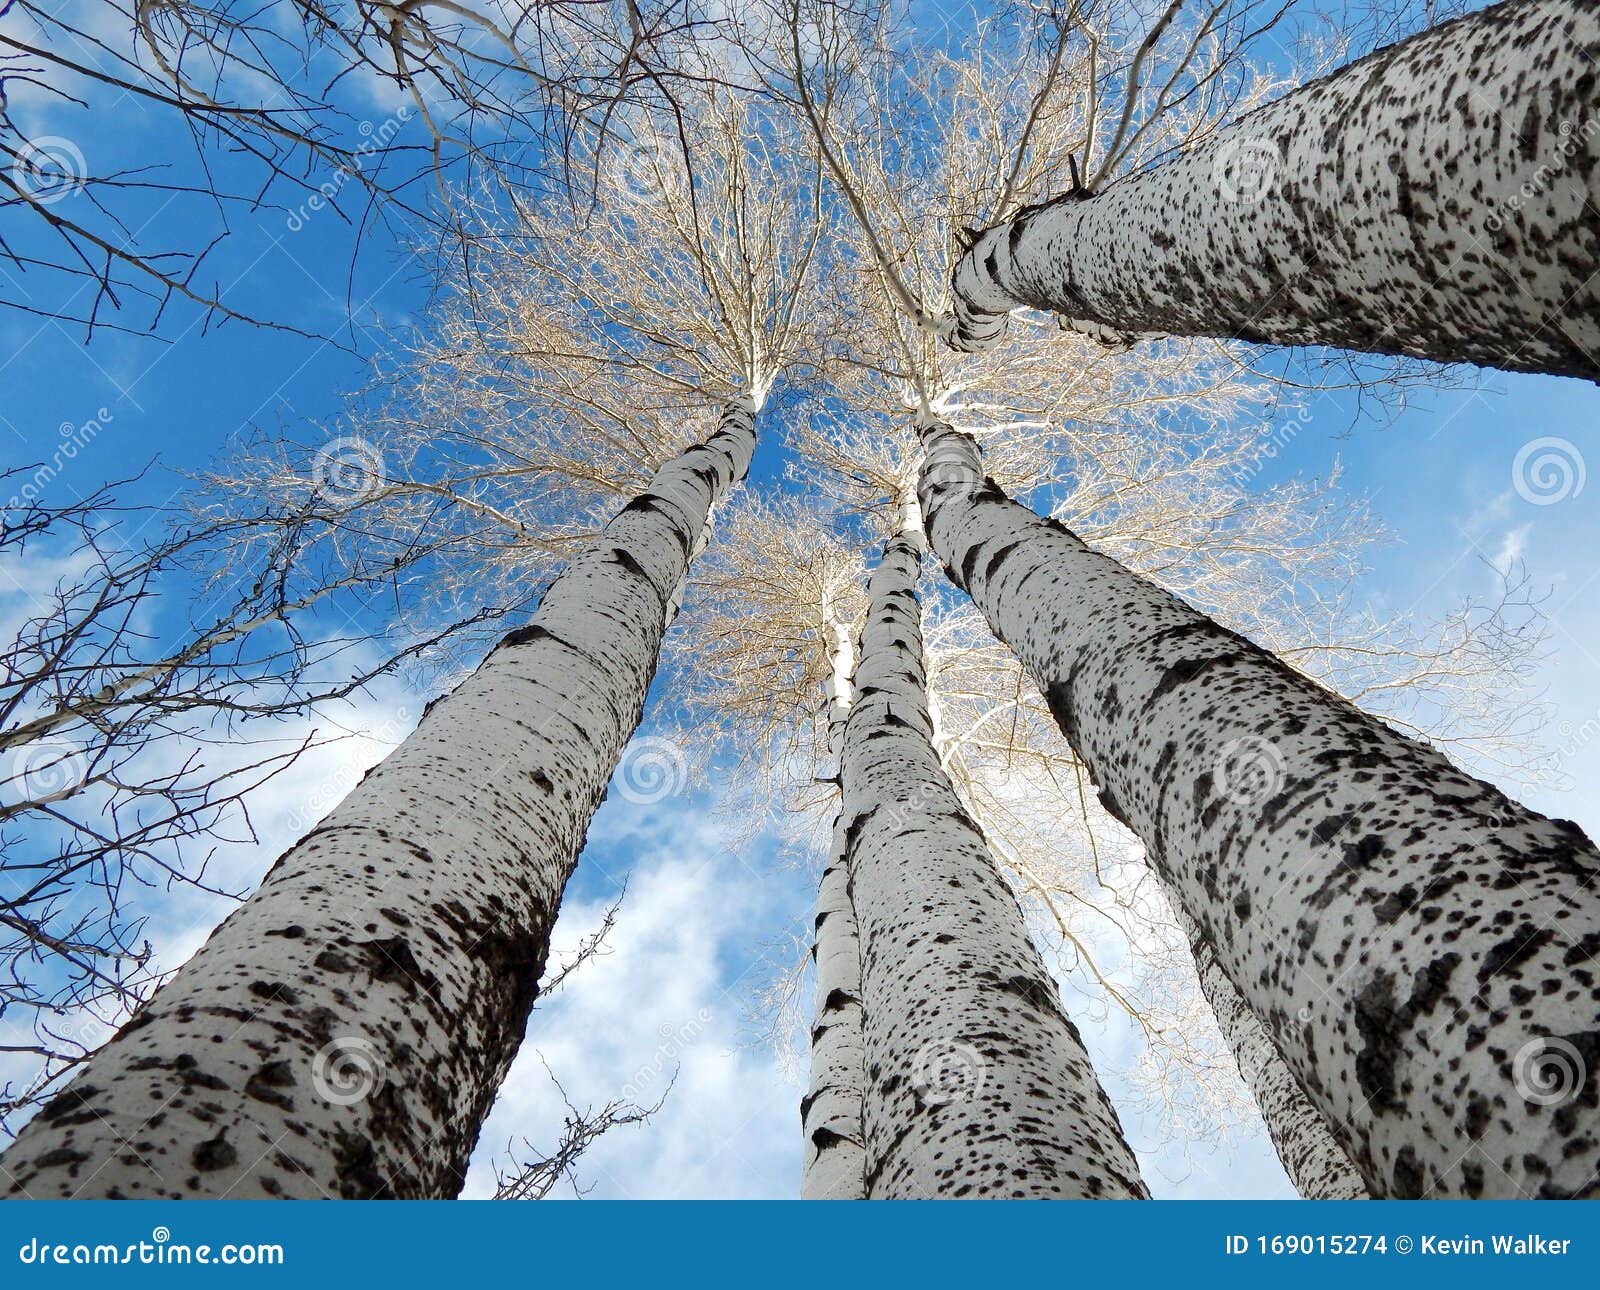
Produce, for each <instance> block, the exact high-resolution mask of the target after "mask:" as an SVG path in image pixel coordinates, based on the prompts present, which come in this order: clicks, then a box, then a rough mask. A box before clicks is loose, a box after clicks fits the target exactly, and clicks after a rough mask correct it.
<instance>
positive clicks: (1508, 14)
mask: <svg viewBox="0 0 1600 1290" xmlns="http://www.w3.org/2000/svg"><path fill="white" fill-rule="evenodd" d="M1597 62H1600V6H1597V5H1595V4H1594V3H1593V2H1592V0H1509V3H1505V4H1500V5H1496V6H1495V7H1493V8H1490V9H1484V10H1481V11H1479V12H1477V13H1473V14H1470V15H1468V16H1466V17H1464V18H1460V19H1457V20H1456V21H1454V22H1448V23H1444V24H1441V25H1440V26H1438V27H1435V28H1433V29H1431V30H1429V31H1426V32H1423V33H1422V34H1420V35H1417V36H1413V37H1412V38H1411V39H1409V40H1405V41H1402V42H1401V43H1399V44H1397V45H1392V46H1390V47H1388V48H1386V49H1381V50H1379V51H1377V52H1376V53H1373V54H1369V55H1368V56H1367V57H1366V58H1363V59H1361V60H1360V61H1358V62H1356V63H1353V64H1351V65H1350V66H1349V67H1346V68H1344V69H1343V70H1341V71H1339V72H1337V73H1335V74H1333V75H1331V76H1328V77H1326V78H1324V79H1322V80H1318V81H1313V82H1312V83H1311V84H1309V85H1307V86H1305V87H1304V88H1302V89H1299V90H1297V91H1295V92H1294V93H1292V94H1289V95H1286V96H1285V97H1284V98H1282V99H1280V100H1278V101H1277V102H1275V103H1271V104H1268V105H1267V106H1266V107H1263V108H1260V109H1258V110H1257V111H1255V112H1252V113H1250V114H1249V115H1248V116H1245V117H1243V118H1241V119H1240V120H1239V121H1238V122H1237V123H1235V124H1234V125H1232V126H1230V127H1228V128H1227V129H1225V130H1222V131H1220V132H1218V133H1217V134H1215V135H1213V136H1212V137H1211V138H1209V139H1207V140H1206V141H1205V142H1203V143H1201V144H1200V145H1198V146H1197V147H1194V148H1192V149H1190V150H1189V151H1188V152H1185V153H1184V154H1182V155H1181V156H1180V157H1178V158H1177V159H1176V160H1173V161H1170V162H1167V163H1166V164H1165V165H1161V166H1157V167H1156V168H1154V169H1152V170H1150V171H1147V172H1145V173H1144V174H1141V175H1138V176H1136V177H1134V178H1131V179H1127V180H1123V181H1121V182H1118V183H1114V184H1112V185H1111V186H1110V187H1108V188H1106V189H1105V190H1104V191H1103V192H1100V193H1096V194H1094V195H1093V196H1089V195H1087V194H1084V193H1070V192H1069V193H1067V194H1064V195H1062V196H1060V197H1057V198H1055V199H1053V200H1052V201H1048V202H1045V203H1042V204H1041V205H1038V206H1034V207H1031V208H1029V209H1027V210H1025V211H1023V212H1022V213H1021V214H1019V215H1018V216H1017V217H1016V218H1015V219H1013V220H1012V221H1011V222H1010V223H1009V224H1002V225H999V226H997V227H995V228H992V229H989V230H987V231H986V232H984V233H983V234H981V235H980V236H979V237H978V238H977V240H976V241H975V243H974V244H973V246H972V248H971V249H970V250H969V251H968V252H967V254H966V256H965V257H964V258H963V259H962V260H961V262H960V263H959V264H958V265H957V266H956V270H955V275H954V280H953V292H954V304H955V313H956V318H955V326H954V329H953V332H952V334H951V340H952V343H953V344H955V345H956V346H957V347H958V348H962V349H981V348H984V347H985V346H988V345H991V344H994V343H995V342H996V341H997V340H998V339H999V338H1000V336H1001V334H1002V333H1003V331H1004V329H1005V321H1006V318H1005V316H1006V313H1007V311H1009V310H1011V309H1014V308H1017V307H1018V306H1023V305H1026V306H1031V307H1033V308H1037V309H1048V310H1053V311H1054V312H1056V313H1058V314H1060V315H1062V316H1063V317H1064V318H1066V319H1068V320H1070V321H1069V326H1076V327H1077V328H1078V329H1080V330H1084V331H1087V332H1089V333H1090V334H1095V335H1101V336H1103V335H1104V333H1105V331H1107V330H1108V329H1109V330H1112V331H1116V332H1122V333H1148V332H1157V333H1166V334H1170V335H1181V336H1229V337H1240V338H1242V339H1245V340H1252V341H1261V342H1264V343H1267V344H1277V345H1332V346H1338V347H1342V348H1346V349H1356V350H1367V351H1370V352H1374V353H1380V354H1412V355H1417V356H1420V357H1423V358H1433V359H1441V360H1444V361H1449V362H1463V361H1464V362H1470V363H1481V364H1485V365H1487V366H1490V367H1503V368H1510V369H1512V370H1517V371H1530V372H1554V373H1560V374H1565V375H1570V376H1582V377H1587V378H1588V379H1590V380H1595V379H1600V278H1597V277H1596V276H1595V272H1594V269H1595V265H1596V263H1597V262H1600V217H1597V215H1596V213H1595V210H1596V202H1597V199H1600V171H1597V169H1596V166H1597V163H1600V81H1597V80H1596V77H1595V65H1596V63H1597Z"/></svg>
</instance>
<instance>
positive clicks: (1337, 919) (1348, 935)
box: [919, 421, 1600, 1197]
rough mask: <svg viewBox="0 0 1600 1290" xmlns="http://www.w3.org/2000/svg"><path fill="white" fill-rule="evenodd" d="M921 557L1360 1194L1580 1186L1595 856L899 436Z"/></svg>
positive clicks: (1596, 970) (1599, 1184)
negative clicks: (934, 557)
mask: <svg viewBox="0 0 1600 1290" xmlns="http://www.w3.org/2000/svg"><path fill="white" fill-rule="evenodd" d="M922 433H923V444H924V450H925V456H924V465H923V470H922V475H921V479H920V482H919V488H920V490H921V495H922V499H923V508H924V511H925V513H926V515H927V517H928V533H929V537H930V539H931V541H932V544H933V548H934V550H935V551H936V552H937V553H938V555H939V557H940V559H941V560H942V561H943V562H944V565H945V569H946V571H947V572H948V574H949V576H950V578H951V580H952V581H953V582H954V583H955V584H956V585H957V586H958V587H960V588H962V589H963V590H965V591H966V592H967V593H968V594H969V595H970V596H971V597H972V599H973V601H974V603H976V605H977V606H978V608H979V609H980V610H981V611H982V613H983V615H984V617H985V618H986V619H987V620H988V622H989V625H990V627H991V628H992V629H993V630H994V632H995V634H996V635H997V636H998V637H999V638H1000V639H1001V640H1002V641H1004V642H1005V643H1006V644H1008V645H1009V646H1010V647H1011V648H1012V650H1013V651H1015V653H1016V654H1017V656H1018V658H1019V659H1020V660H1021V662H1022V663H1023V665H1024V666H1025V667H1026V668H1027V670H1028V672H1029V673H1030V674H1031V675H1032V677H1033V679H1034V681H1035V682H1036V683H1037V684H1038V685H1039V687H1040V689H1041V690H1042V691H1043V692H1044V695H1045V698H1046V700H1047V702H1048V704H1049V706H1050V710H1051V712H1052V713H1053V714H1054V716H1055V719H1056V721H1057V723H1058V724H1059V725H1060V727H1061V730H1062V732H1063V733H1064V734H1065V735H1066V737H1067V739H1068V741H1069V742H1070V743H1071V745H1072V747H1073V749H1074V750H1075V751H1076V752H1077V754H1078V756H1079V758H1080V759H1081V760H1082V761H1083V763H1084V765H1085V766H1087V767H1088V769H1089V772H1090V773H1091V775H1093V776H1094V778H1095V780H1096V782H1097V784H1098V785H1099V789H1100V797H1101V801H1102V802H1103V803H1104V804H1105V806H1106V808H1107V810H1109V811H1110V812H1111V813H1112V814H1113V815H1114V816H1116V818H1118V819H1119V820H1122V821H1123V822H1124V823H1126V824H1127V826H1128V827H1129V828H1130V829H1132V830H1133V832H1134V833H1136V834H1137V835H1138V836H1139V837H1140V838H1142V839H1143V840H1144V843H1145V846H1146V848H1147V850H1148V852H1149V856H1150V861H1151V863H1152V865H1153V866H1154V867H1155V869H1156V872H1157V873H1159V874H1160V875H1161V877H1162V878H1163V879H1164V880H1165V882H1166V883H1167V885H1168V889H1169V891H1171V892H1172V893H1173V895H1174V896H1175V897H1176V899H1177V900H1178V901H1179V902H1181V904H1182V905H1183V907H1184V908H1185V909H1186V910H1187V911H1188V913H1189V915H1190V917H1191V918H1193V920H1194V922H1195V924H1196V925H1197V926H1198V928H1199V930H1200V932H1201V933H1202V934H1203V935H1204V936H1205V937H1206V938H1207V940H1208V941H1209V942H1210V943H1211V944H1212V945H1213V946H1214V947H1215V950H1216V955H1217V959H1218V962H1219V963H1220V964H1221V965H1222V967H1223V969H1224V970H1225V971H1226V972H1227V974H1228V977H1229V979H1230V980H1231V981H1232V982H1233V984H1234V987H1235V988H1236V989H1237V990H1238V991H1239V993H1240V995H1241V996H1242V997H1243V998H1244V1000H1245V1001H1246V1002H1247V1003H1248V1004H1249V1006H1250V1008H1251V1010H1252V1011H1253V1012H1254V1013H1255V1014H1256V1016H1257V1017H1258V1018H1260V1020H1261V1021H1262V1023H1263V1025H1264V1026H1265V1027H1266V1029H1267V1031H1268V1033H1269V1034H1270V1035H1271V1036H1272V1038H1273V1041H1274V1042H1275V1043H1276V1045H1277V1047H1278V1049H1279V1051H1280V1052H1281V1053H1282V1054H1283V1056H1284V1059H1285V1060H1286V1061H1287V1062H1288V1063H1289V1065H1290V1067H1291V1068H1292V1069H1293V1071H1294V1074H1295V1076H1296V1078H1297V1079H1298V1080H1299V1082H1300V1085H1301V1087H1302V1088H1303V1089H1304V1090H1305V1091H1306V1093H1307V1095H1308V1096H1309V1097H1310V1098H1311V1099H1312V1101H1313V1102H1314V1103H1315V1105H1316V1106H1317V1108H1318V1109H1319V1110H1320V1111H1321V1112H1322V1114H1323V1116H1324V1118H1325V1119H1326V1120H1327V1122H1328V1123H1329V1125H1330V1126H1331V1127H1332V1128H1333V1130H1334V1132H1335V1135H1336V1136H1337V1137H1338V1139H1339V1141H1340V1143H1341V1144H1342V1145H1343V1146H1344V1148H1345V1150H1346V1151H1347V1152H1348V1153H1349V1155H1350V1158H1351V1159H1352V1160H1353V1161H1354V1163H1355V1165H1356V1167H1357V1168H1358V1169H1359V1170H1360V1171H1361V1173H1362V1176H1363V1177H1364V1178H1365V1179H1366V1182H1367V1185H1368V1187H1369V1188H1370V1190H1371V1191H1372V1193H1373V1195H1375V1196H1380V1197H1385V1196H1392V1197H1418V1196H1438V1197H1451V1196H1456V1197H1476V1196H1497V1197H1515V1196H1543V1197H1576V1196H1590V1195H1594V1194H1596V1193H1597V1192H1600V1179H1597V1177H1596V1170H1597V1166H1600V1109H1597V1108H1600V1022H1597V1020H1596V1018H1597V1015H1600V965H1597V963H1596V961H1595V960H1596V956H1597V954H1600V884H1596V882H1595V878H1596V877H1597V876H1600V853H1597V852H1596V850H1595V846H1594V844H1593V843H1592V842H1591V841H1590V840H1589V839H1588V838H1587V837H1585V836H1584V834H1583V832H1582V830H1580V829H1579V828H1578V827H1577V825H1575V824H1573V823H1572V822H1571V821H1568V820H1552V819H1547V818H1546V817H1545V816H1542V815H1539V814H1537V813H1536V812H1534V811H1530V810H1528V809H1527V808H1525V807H1523V806H1520V805H1518V804H1517V803H1516V802H1513V801H1511V800H1510V799H1509V798H1507V797H1506V796H1505V795H1504V794H1502V793H1501V792H1499V791H1498V790H1497V789H1495V788H1493V787H1492V786H1491V785H1489V784H1486V783H1484V782H1482V781H1481V780H1477V779H1474V778H1473V777H1471V776H1470V775H1467V774H1464V773H1463V772H1462V771H1460V770H1458V769H1457V768H1456V767H1454V766H1452V765H1451V764H1450V763H1449V762H1448V761H1447V760H1446V759H1445V758H1444V757H1443V756H1441V755H1440V754H1439V753H1438V752H1436V751H1435V750H1434V749H1432V748H1430V747H1428V746H1427V745H1426V744H1423V743H1421V742H1418V741H1416V740H1413V739H1409V738H1406V737H1405V736H1403V735H1401V734H1398V733H1397V732H1395V731H1394V730H1392V729H1391V728H1389V727H1388V726H1386V725H1385V724H1384V723H1383V722H1381V721H1379V720H1377V719H1375V718H1373V717H1370V716H1368V715H1367V714H1365V713H1363V712H1361V711H1360V710H1358V709H1357V708H1356V707H1354V706H1353V705H1352V704H1350V703H1348V702H1346V701H1345V700H1344V699H1342V698H1340V697H1339V696H1337V695H1335V694H1333V693H1331V692H1329V691H1327V690H1325V689H1323V688H1322V687H1320V686H1318V685H1317V684H1315V683H1314V682H1312V681H1310V680H1308V679H1307V678H1306V677H1304V676H1301V675H1300V674H1298V673H1296V672H1293V671H1291V670H1290V669H1289V668H1288V667H1287V666H1286V665H1285V664H1284V663H1282V662H1281V661H1280V660H1279V659H1277V658H1275V657H1274V656H1273V655H1271V654H1269V653H1268V652H1267V651H1265V650H1262V649H1260V648H1258V647H1257V646H1255V645H1253V644H1252V643H1251V642H1250V641H1248V640H1246V639H1245V638H1244V637H1242V636H1240V635H1238V634H1237V633H1235V632H1231V631H1229V630H1227V629H1226V628H1223V627H1221V626H1220V625H1218V624H1217V623H1215V622H1213V621H1212V620H1210V619H1209V618H1207V617H1206V616H1205V615H1203V614H1201V613H1198V612H1197V611H1195V610H1194V609H1192V608H1190V607H1189V606H1188V605H1186V604H1184V603H1183V602H1182V601H1180V600H1178V599H1177V598H1176V597H1175V596H1172V595H1170V594H1168V593H1167V592H1165V591H1162V590H1161V589H1160V588H1159V587H1156V586H1154V585H1153V584H1152V583H1150V582H1148V581H1146V580H1145V579H1144V578H1141V577H1139V576H1138V575H1136V574H1134V573H1131V572H1129V571H1128V570H1127V569H1125V568H1124V567H1123V566H1122V565H1120V564H1118V563H1117V562H1116V561H1115V560H1112V559H1110V558H1109V557H1107V556H1104V555H1100V554H1098V553H1096V552H1094V551H1091V550H1090V549H1089V548H1088V547H1087V546H1085V545H1084V544H1083V542H1081V541H1080V540H1079V539H1078V538H1077V537H1075V536H1074V535H1073V534H1072V533H1070V532H1068V531H1067V530H1066V529H1065V528H1063V527H1062V526H1061V525H1060V524H1059V523H1056V522H1055V521H1052V520H1047V519H1041V518H1040V517H1039V516H1037V515H1035V514H1034V513H1033V512H1032V511H1030V510H1028V509H1027V508H1026V507H1024V506H1021V505H1019V504H1017V503H1016V502H1013V501H1011V500H1010V499H1009V498H1007V497H1006V496H1005V494H1004V493H1003V492H1001V490H1000V489H999V488H998V487H997V486H996V485H995V484H994V482H993V481H992V480H989V479H986V478H985V477H984V476H983V473H982V466H981V459H980V455H979V451H978V446H977V444H976V443H975V442H974V441H973V439H972V438H971V437H970V436H969V435H965V434H961V433H959V432H957V431H955V430H953V429H951V428H950V427H949V426H948V425H946V424H945V423H943V422H939V421H928V422H926V423H925V424H924V426H923V427H922Z"/></svg>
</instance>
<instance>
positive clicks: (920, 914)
mask: <svg viewBox="0 0 1600 1290" xmlns="http://www.w3.org/2000/svg"><path fill="white" fill-rule="evenodd" d="M920 564H921V542H920V539H919V538H914V537H913V536H911V534H910V533H909V532H905V531H902V532H901V533H900V534H899V535H897V536H896V537H894V538H892V539H891V540H890V541H889V543H888V544H887V545H886V546H885V548H884V553H883V560H882V562H881V563H880V564H879V566H878V568H877V569H876V570H875V571H874V572H873V574H872V579H871V583H870V586H869V588H868V591H869V601H870V603H869V607H868V611H867V622H866V627H865V628H864V630H863V633H862V644H861V662H860V664H859V665H858V667H857V669H856V701H855V704H854V706H853V707H852V708H851V710H850V716H849V718H848V720H847V722H846V726H845V749H844V766H843V774H842V786H843V793H844V802H843V810H842V812H841V816H840V819H841V821H842V822H843V824H844V828H845V839H846V851H847V855H848V859H849V866H850V894H851V898H852V900H853V902H854V905H855V911H856V918H857V920H858V922H859V926H860V937H861V999H862V1008H863V1028H864V1035H865V1048H866V1084H865V1089H864V1094H863V1098H864V1107H863V1112H864V1114H863V1119H864V1122H865V1129H866V1146H867V1153H866V1154H867V1178H866V1183H867V1195H868V1196H869V1197H871V1198H873V1199H916V1198H928V1197H959V1196H971V1197H1008V1196H1011V1197H1078V1198H1082V1197H1134V1196H1144V1195H1146V1194H1147V1193H1146V1191H1145V1187H1144V1184H1143V1182H1142V1181H1141V1180H1140V1178H1139V1171H1138V1166H1137V1164H1136V1163H1135V1161H1134V1158H1133V1153H1132V1152H1131V1151H1130V1150H1129V1149H1128V1145H1127V1143H1126V1142H1124V1141H1123V1138H1122V1131H1121V1126H1120V1125H1119V1124H1118V1122H1117V1116H1116V1112H1115V1111H1114V1110H1113V1109H1112V1107H1111V1104H1110V1103H1109V1102H1108V1101H1107V1100H1106V1096H1105V1094H1104V1092H1103V1091H1102V1090H1101V1088H1100V1084H1099V1081H1098V1080H1097V1079H1096V1078H1095V1073H1094V1069H1093V1067H1092V1066H1091V1065H1090V1062H1089V1057H1088V1054H1086V1053H1085V1052H1084V1050H1083V1045H1082V1043H1081V1042H1080V1041H1079V1038H1078V1032H1077V1031H1076V1029H1074V1027H1073V1025H1072V1022H1071V1021H1069V1020H1068V1019H1067V1016H1066V1014H1065V1012H1063V1011H1062V1007H1061V1002H1060V1000H1059V998H1058V996H1057V993H1056V987H1055V983H1054V982H1053V981H1052V980H1051V979H1050V976H1049V974H1048V973H1047V972H1046V971H1045V967H1044V963H1043V961H1042V960H1041V959H1040V957H1039V953H1038V951H1037V950H1036V949H1035V948H1034V946H1033V943H1032V942H1031V941H1030V940H1029V938H1028V931H1027V927H1026V926H1025V924H1024V922H1023V918H1022V911H1021V910H1020V909H1019V908H1018V907H1017V902H1016V898H1015V897H1014V896H1013V895H1012V894H1011V890H1010V888H1009V887H1008V886H1007V885H1006V882H1005V879H1004V878H1003V877H1002V876H1001V874H1000V872H999V870H998V869H997V868H996V867H995V863H994V860H993V859H992V858H991V857H990V854H989V850H988V847H987V846H986V845H985V843H984V840H983V835H982V834H981V833H980V832H979V830H978V828H977V826H976V825H975V824H973V822H972V820H971V819H970V818H969V817H968V816H967V814H966V812H965V811H963V810H962V808H961V804H960V802H959V801H958V800H957V798H956V795H955V792H954V790H953V789H952V788H951V785H950V781H949V780H948V779H947V778H946V776H945V774H944V772H943V771H942V770H941V769H940V767H939V761H938V758H937V757H936V756H935V754H934V750H933V745H932V742H931V739H930V733H931V731H930V725H929V721H928V705H927V698H926V677H925V675H924V672H923V666H922V623H921V612H920V609H919V607H918V604H917V575H918V570H919V567H920Z"/></svg>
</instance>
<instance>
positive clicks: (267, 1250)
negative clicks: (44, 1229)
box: [17, 1225, 283, 1267]
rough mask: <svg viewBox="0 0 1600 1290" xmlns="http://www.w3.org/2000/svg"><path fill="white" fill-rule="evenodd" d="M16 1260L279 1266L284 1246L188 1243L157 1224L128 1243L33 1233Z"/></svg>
mask: <svg viewBox="0 0 1600 1290" xmlns="http://www.w3.org/2000/svg"><path fill="white" fill-rule="evenodd" d="M17 1261H18V1262H19V1263H28V1264H34V1263H37V1264H40V1265H41V1266H49V1265H51V1264H56V1265H63V1264H65V1265H76V1266H80V1267H82V1266H96V1265H98V1266H102V1267H126V1266H129V1265H131V1264H155V1265H157V1266H160V1267H173V1266H184V1265H187V1264H191V1263H197V1264H207V1265H209V1264H223V1265H227V1266H230V1267H231V1266H234V1265H241V1266H245V1267H249V1266H251V1265H254V1264H262V1265H265V1264H273V1265H277V1266H282V1264H283V1246H281V1245H263V1244H249V1245H240V1244H237V1243H235V1242H229V1243H227V1244H226V1245H220V1246H211V1245H188V1244H184V1243H182V1242H176V1241H174V1240H173V1239H172V1232H171V1230H170V1229H169V1228H167V1227H166V1226H165V1225H159V1226H157V1227H155V1228H154V1229H152V1231H151V1233H150V1239H149V1240H148V1241H137V1242H135V1243H133V1244H131V1245H115V1244H112V1243H111V1242H109V1241H102V1242H99V1243H97V1244H95V1245H89V1244H87V1243H85V1242H82V1241H74V1242H71V1243H67V1242H63V1241H53V1240H45V1241H40V1240H39V1238H38V1237H37V1236H35V1237H33V1238H32V1239H31V1240H29V1242H28V1243H27V1244H26V1245H24V1246H22V1247H20V1248H19V1249H18V1250H17Z"/></svg>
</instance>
